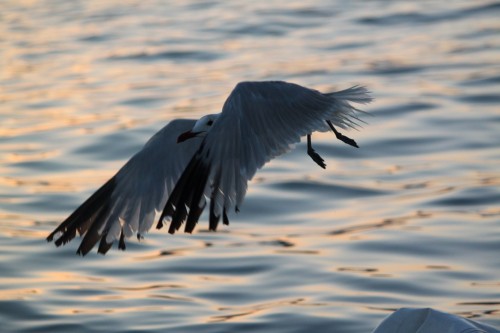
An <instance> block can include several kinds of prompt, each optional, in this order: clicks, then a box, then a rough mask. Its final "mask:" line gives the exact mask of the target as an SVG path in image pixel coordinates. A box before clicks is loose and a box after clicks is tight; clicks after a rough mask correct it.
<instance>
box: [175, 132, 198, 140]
mask: <svg viewBox="0 0 500 333" xmlns="http://www.w3.org/2000/svg"><path fill="white" fill-rule="evenodd" d="M198 134H200V132H192V131H187V132H184V133H182V134H181V135H179V137H178V138H177V143H181V142H184V141H186V140H188V139H191V138H194V137H195V136H197V135H198Z"/></svg>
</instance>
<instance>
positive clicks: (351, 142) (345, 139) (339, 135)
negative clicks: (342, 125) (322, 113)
mask: <svg viewBox="0 0 500 333" xmlns="http://www.w3.org/2000/svg"><path fill="white" fill-rule="evenodd" d="M326 123H327V124H328V126H330V128H331V129H332V131H333V133H335V136H336V137H337V139H339V140H340V141H342V142H344V143H347V144H348V145H350V146H353V147H356V148H359V146H358V144H357V143H356V141H354V140H353V139H351V138H349V137H347V136H345V135H343V134H342V133H340V132H339V131H337V130H336V129H335V127H333V125H332V122H331V121H330V120H327V121H326Z"/></svg>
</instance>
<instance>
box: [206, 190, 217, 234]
mask: <svg viewBox="0 0 500 333" xmlns="http://www.w3.org/2000/svg"><path fill="white" fill-rule="evenodd" d="M219 219H220V216H218V215H215V200H214V199H213V198H212V199H211V200H210V215H209V218H208V230H210V231H216V230H217V225H218V224H219Z"/></svg>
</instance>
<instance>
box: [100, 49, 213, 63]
mask: <svg viewBox="0 0 500 333" xmlns="http://www.w3.org/2000/svg"><path fill="white" fill-rule="evenodd" d="M221 57H222V55H221V54H219V53H215V52H208V51H161V52H137V53H130V54H123V55H112V56H109V57H108V58H107V59H108V60H139V61H160V60H173V61H213V60H217V59H219V58H221Z"/></svg>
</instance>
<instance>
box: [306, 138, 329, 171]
mask: <svg viewBox="0 0 500 333" xmlns="http://www.w3.org/2000/svg"><path fill="white" fill-rule="evenodd" d="M307 155H309V156H310V157H311V158H312V160H313V161H314V162H316V164H318V165H319V166H320V167H322V168H323V169H325V168H326V164H325V160H324V159H323V158H322V157H321V156H319V154H318V153H317V152H316V151H315V150H314V149H313V147H312V144H311V134H307Z"/></svg>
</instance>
